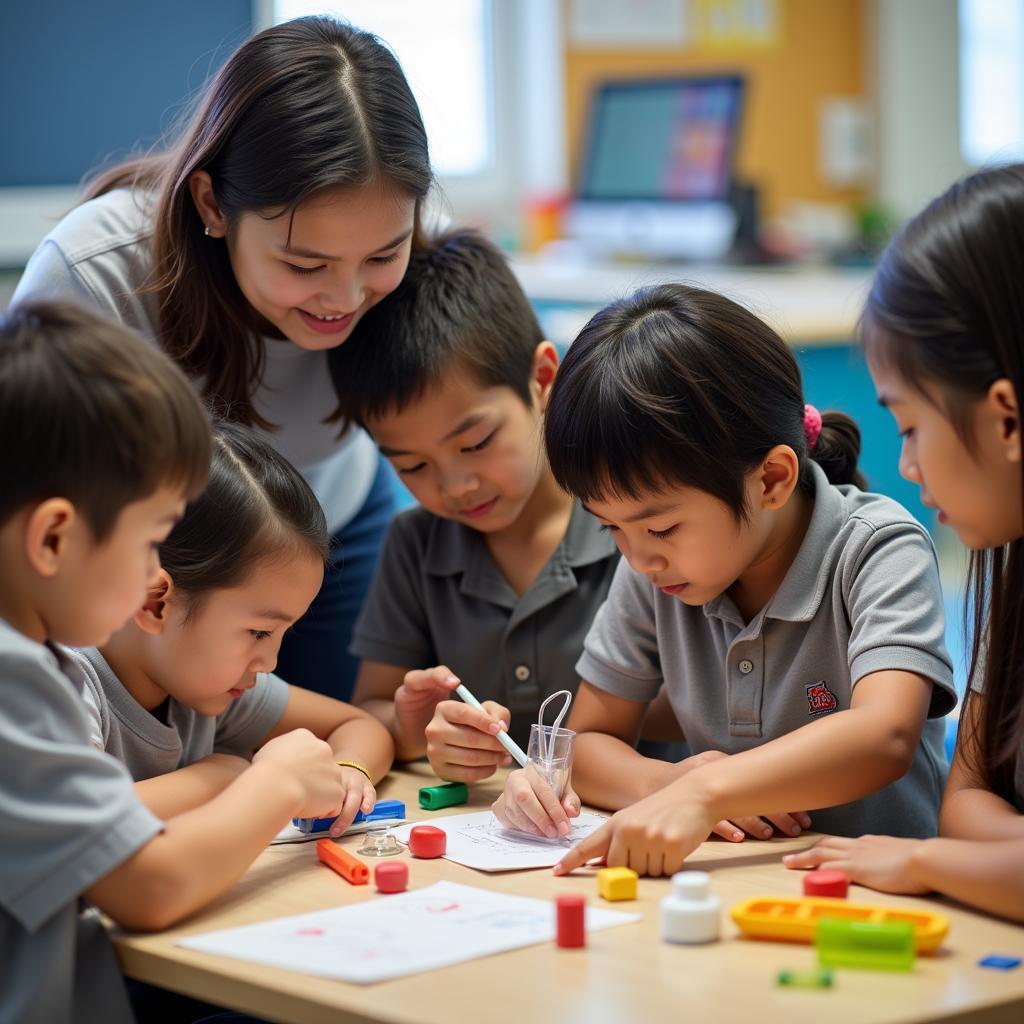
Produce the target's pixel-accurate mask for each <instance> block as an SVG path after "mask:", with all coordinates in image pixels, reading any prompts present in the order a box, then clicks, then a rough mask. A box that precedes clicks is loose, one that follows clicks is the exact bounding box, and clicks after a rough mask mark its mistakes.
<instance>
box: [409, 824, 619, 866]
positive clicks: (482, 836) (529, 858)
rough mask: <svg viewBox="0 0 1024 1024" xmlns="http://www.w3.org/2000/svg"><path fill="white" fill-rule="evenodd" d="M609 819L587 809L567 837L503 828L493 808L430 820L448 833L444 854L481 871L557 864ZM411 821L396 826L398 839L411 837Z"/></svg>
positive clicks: (458, 862)
mask: <svg viewBox="0 0 1024 1024" xmlns="http://www.w3.org/2000/svg"><path fill="white" fill-rule="evenodd" d="M606 820H607V819H606V818H602V817H601V815H599V814H590V813H587V812H584V813H583V814H581V815H580V816H579V817H578V818H573V819H572V831H571V832H570V833H569V834H568V835H567V836H566V837H565V838H564V839H542V838H541V837H539V836H531V835H529V834H528V833H526V832H515V831H512V830H511V829H507V828H503V827H502V826H501V824H500V822H499V821H498V819H497V818H495V817H494V815H493V814H492V813H491V812H490V811H477V812H476V813H474V814H450V815H447V816H445V817H443V818H430V819H429V823H430V824H431V825H433V826H434V827H435V828H439V829H443V830H444V832H445V833H446V834H447V836H448V849H447V851H446V852H445V858H446V859H447V860H450V861H454V862H455V863H456V864H463V865H465V866H466V867H467V868H476V869H477V870H478V871H519V870H523V869H526V868H550V867H554V865H555V864H557V863H558V862H559V861H560V860H561V859H562V858H563V857H564V856H565V854H566V852H567V851H568V850H569V848H570V847H571V846H573V844H575V843H578V842H579V841H580V840H581V839H585V838H586V837H587V836H589V835H590V833H591V832H593V831H594V830H595V829H597V828H600V827H601V825H603V824H604V823H605V821H606ZM423 824H426V822H423V821H418V822H410V823H408V824H406V825H402V826H401V827H399V828H396V829H395V830H394V836H395V838H396V839H398V841H399V842H402V843H407V842H408V841H409V831H410V830H411V829H412V828H413V826H415V825H423Z"/></svg>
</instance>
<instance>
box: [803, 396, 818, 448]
mask: <svg viewBox="0 0 1024 1024" xmlns="http://www.w3.org/2000/svg"><path fill="white" fill-rule="evenodd" d="M804 434H806V436H807V450H808V451H814V446H815V445H816V444H817V443H818V438H819V437H820V436H821V413H820V412H818V410H817V409H815V408H814V406H813V405H805V406H804Z"/></svg>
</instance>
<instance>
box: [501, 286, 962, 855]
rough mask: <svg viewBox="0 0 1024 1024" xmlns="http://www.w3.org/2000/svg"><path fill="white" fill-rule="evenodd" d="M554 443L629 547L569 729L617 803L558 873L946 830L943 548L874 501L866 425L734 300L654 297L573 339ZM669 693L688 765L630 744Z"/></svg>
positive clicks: (700, 295) (527, 788)
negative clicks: (827, 407)
mask: <svg viewBox="0 0 1024 1024" xmlns="http://www.w3.org/2000/svg"><path fill="white" fill-rule="evenodd" d="M545 432H546V441H547V448H548V457H549V459H550V461H551V467H552V471H553V473H554V475H555V478H556V479H557V480H558V481H559V482H560V483H561V484H562V485H563V486H564V487H566V489H567V490H568V491H569V492H570V493H572V494H575V495H577V496H578V497H579V498H580V499H581V500H583V501H584V502H585V503H586V508H587V509H589V510H590V512H591V513H592V514H593V515H594V516H595V518H596V519H597V520H598V521H600V522H601V523H602V524H603V525H604V526H605V527H606V528H607V529H608V530H609V531H610V532H611V534H612V536H614V538H615V540H616V542H617V543H618V545H619V548H620V550H621V551H622V553H623V555H624V558H623V561H622V562H621V563H620V565H619V569H618V572H617V573H616V577H615V581H614V582H613V584H612V588H611V592H610V594H609V596H608V601H607V602H606V604H605V605H604V607H603V608H602V610H601V611H600V612H599V613H598V615H597V617H596V619H595V620H594V625H593V627H592V629H591V631H590V633H589V634H588V636H587V639H586V643H585V647H584V653H583V656H582V658H581V659H580V662H579V666H578V668H579V673H580V675H581V677H582V679H583V682H581V684H580V689H579V692H578V695H577V698H576V702H575V703H574V705H573V710H572V714H571V716H570V720H569V727H570V728H572V729H574V730H576V732H577V734H578V735H577V740H576V750H575V764H574V768H573V785H574V787H575V788H576V790H577V791H578V792H579V794H580V795H581V796H582V797H583V799H585V800H587V801H589V802H593V803H596V804H598V805H599V806H603V807H608V808H609V809H612V810H615V811H616V812H617V813H616V814H615V815H614V816H613V817H612V819H611V820H610V822H609V823H608V824H607V825H605V826H602V828H601V829H599V830H598V831H597V832H595V833H594V834H593V835H592V836H590V837H589V838H588V839H586V840H584V841H583V842H582V843H581V844H579V846H577V847H576V848H575V849H574V850H573V851H571V852H570V853H569V854H568V855H567V856H566V858H564V860H563V862H562V865H561V868H560V870H562V871H565V870H571V869H572V868H573V867H576V866H578V865H580V864H582V863H584V862H585V861H586V860H587V859H588V858H589V857H597V856H603V855H606V854H607V856H608V863H609V864H627V865H628V866H629V867H631V868H633V869H634V870H637V871H639V872H641V873H647V874H651V875H659V874H671V873H672V872H674V871H678V870H679V868H680V866H681V865H682V863H683V860H684V859H685V857H686V856H688V855H689V853H690V852H691V851H692V850H693V849H694V847H696V846H697V845H698V844H699V843H700V842H701V841H703V840H704V839H706V838H707V837H708V835H709V833H711V832H712V831H722V832H723V833H724V834H725V835H726V836H727V837H728V838H731V839H734V840H738V839H741V838H742V835H743V831H746V832H749V833H750V834H752V835H755V836H762V835H770V834H771V831H772V826H773V825H775V826H777V827H779V828H780V829H782V830H783V831H784V832H786V833H787V834H790V835H795V834H799V832H800V831H802V830H803V829H804V828H806V827H808V825H809V824H811V823H813V825H814V827H815V828H818V829H820V830H822V831H836V832H843V833H846V834H854V835H856V834H860V833H861V832H863V831H866V830H869V829H880V828H888V829H893V830H898V831H901V832H902V833H903V834H905V835H917V836H924V835H931V834H933V833H934V831H935V828H936V824H937V816H938V814H937V812H938V804H939V797H940V794H941V789H942V782H943V776H944V774H945V758H944V754H943V745H942V738H943V723H942V721H941V720H940V719H941V717H942V716H943V715H945V713H946V712H947V711H949V710H950V708H951V707H952V706H953V704H954V703H955V694H954V691H953V685H952V671H951V666H950V662H949V657H948V655H947V654H946V651H945V648H944V646H943V634H944V626H945V622H944V616H943V607H942V592H941V589H940V586H939V578H938V566H937V562H936V558H935V551H934V548H933V545H932V543H931V539H930V537H929V536H928V533H927V531H926V530H925V529H924V527H922V526H921V525H920V524H919V523H917V522H916V521H915V520H914V519H913V518H912V517H911V516H910V514H909V513H908V512H906V510H904V509H903V508H901V507H900V506H899V505H897V504H896V503H895V502H893V501H891V500H889V499H888V498H885V497H882V496H880V495H876V494H869V493H866V492H864V491H862V490H860V488H859V486H858V485H859V484H860V483H861V479H860V475H859V473H858V471H857V456H858V453H859V447H860V437H859V432H858V431H857V428H856V426H855V424H854V423H853V421H852V420H850V419H849V418H848V417H846V416H843V415H841V414H838V413H826V414H824V415H821V414H820V413H818V411H817V410H816V409H814V408H813V407H811V406H809V405H807V404H806V403H805V400H804V396H803V388H802V384H801V379H800V370H799V367H798V365H797V362H796V359H795V358H794V356H793V354H792V352H791V351H790V350H789V348H788V347H787V346H786V345H785V343H784V342H783V341H782V339H781V338H779V336H778V335H777V334H776V333H775V332H774V331H772V330H771V329H770V328H769V327H768V326H767V325H766V324H764V323H763V322H762V321H761V320H759V319H758V318H757V317H756V316H754V314H752V313H751V312H749V311H748V310H746V309H744V308H743V307H741V306H739V305H737V304H736V303H735V302H732V301H730V300H729V299H727V298H724V297H723V296H720V295H715V294H713V293H711V292H707V291H703V290H701V289H698V288H692V287H686V286H684V285H663V286H660V287H656V288H649V289H643V290H641V291H639V292H637V293H636V294H635V295H633V296H631V297H630V298H627V299H623V300H621V301H619V302H615V303H612V304H611V305H610V306H608V307H606V308H605V309H604V310H602V311H601V312H600V313H598V314H597V315H595V316H594V317H593V319H592V320H591V321H590V323H588V324H587V326H586V327H585V328H584V329H583V331H582V333H581V334H580V336H579V337H578V338H577V339H576V341H575V342H574V343H573V344H572V346H571V347H570V349H569V352H568V355H567V356H566V359H565V362H564V363H563V366H562V369H561V370H560V372H559V376H558V379H557V380H556V382H555V385H554V387H553V389H552V395H551V399H550V401H549V403H548V410H547V416H546V418H545ZM662 686H664V687H665V689H666V690H667V692H668V697H669V701H670V702H671V704H672V707H673V709H674V710H675V712H676V716H677V718H678V719H679V723H680V726H681V727H682V731H683V734H684V735H685V736H686V740H687V742H688V744H689V745H690V748H691V750H692V751H693V754H694V757H692V758H690V759H688V760H684V761H683V762H681V763H680V764H674V765H666V764H664V763H661V762H657V761H652V760H650V759H647V758H644V757H642V756H640V754H638V753H637V752H636V751H635V750H634V749H633V743H634V741H635V737H636V732H637V730H638V729H639V726H640V723H641V722H642V720H643V716H644V713H645V710H646V707H647V704H648V702H649V701H651V700H652V699H653V698H654V696H655V694H656V693H657V692H658V691H659V689H660V688H661V687H662ZM929 719H930V720H929ZM534 782H537V777H536V776H535V775H534V773H531V772H514V773H512V776H511V777H510V781H509V783H508V787H507V788H506V791H505V793H504V794H503V796H502V798H500V799H499V801H498V805H497V811H498V813H499V815H500V816H502V817H503V818H504V819H506V820H507V821H509V822H510V823H511V824H514V825H517V826H519V827H525V828H530V827H531V826H533V825H535V823H536V821H535V818H533V817H531V816H530V815H529V811H530V809H531V808H532V807H534V805H535V804H537V790H538V789H541V790H542V789H543V783H542V782H537V785H534ZM541 798H542V796H541ZM808 812H810V818H809V819H808ZM526 818H529V820H524V819H526Z"/></svg>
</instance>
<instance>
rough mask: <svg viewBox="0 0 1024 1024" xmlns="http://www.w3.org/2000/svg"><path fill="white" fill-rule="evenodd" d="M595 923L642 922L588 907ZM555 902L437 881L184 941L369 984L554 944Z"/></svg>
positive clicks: (190, 946) (595, 927)
mask: <svg viewBox="0 0 1024 1024" xmlns="http://www.w3.org/2000/svg"><path fill="white" fill-rule="evenodd" d="M586 914H587V916H586V922H587V930H588V931H597V930H599V929H602V928H611V927H613V926H614V925H618V924H629V923H631V922H633V921H639V920H640V915H639V914H623V913H620V912H619V911H615V910H605V909H604V908H602V907H595V906H588V907H587V912H586ZM554 934H555V908H554V904H553V903H552V902H551V901H550V900H538V899H532V898H527V897H525V896H507V895H505V894H504V893H497V892H488V891H487V890H485V889H477V888H474V887H472V886H468V885H457V884H456V883H454V882H437V883H436V884H434V885H430V886H427V888H425V889H415V890H412V891H410V892H404V893H400V894H398V895H396V896H383V897H379V898H375V899H370V900H367V901H366V902H364V903H357V904H354V905H351V906H347V907H335V908H333V909H332V910H318V911H315V912H314V913H312V914H300V915H297V916H295V917H281V918H277V919H276V920H273V921H264V922H263V923H262V924H253V925H247V926H245V927H242V928H228V929H225V930H223V931H219V932H208V933H207V934H206V935H194V936H192V937H191V938H186V939H179V940H178V943H177V944H178V945H179V946H185V947H187V948H188V949H197V950H201V951H203V952H206V953H216V954H218V955H220V956H227V957H232V958H233V959H235V960H247V961H250V962H252V963H258V964H269V965H270V966H272V967H283V968H284V969H285V970H291V971H300V972H301V973H303V974H316V975H318V976H320V977H324V978H336V979H338V980H340V981H354V982H359V983H363V984H365V983H368V982H374V981H385V980H386V979H388V978H399V977H402V976H403V975H406V974H416V973H418V972H420V971H430V970H434V969H436V968H438V967H448V966H450V965H451V964H457V963H462V962H464V961H466V960H474V959H476V958H477V957H482V956H491V955H492V954H494V953H504V952H506V951H507V950H511V949H521V948H522V947H523V946H532V945H535V944H536V943H538V942H550V941H551V940H552V939H553V938H554Z"/></svg>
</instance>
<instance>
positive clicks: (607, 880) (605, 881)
mask: <svg viewBox="0 0 1024 1024" xmlns="http://www.w3.org/2000/svg"><path fill="white" fill-rule="evenodd" d="M636 879H637V874H636V872H635V871H631V870H630V869H629V868H601V870H600V871H598V873H597V891H598V892H599V893H600V895H601V898H602V899H606V900H635V899H636Z"/></svg>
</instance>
